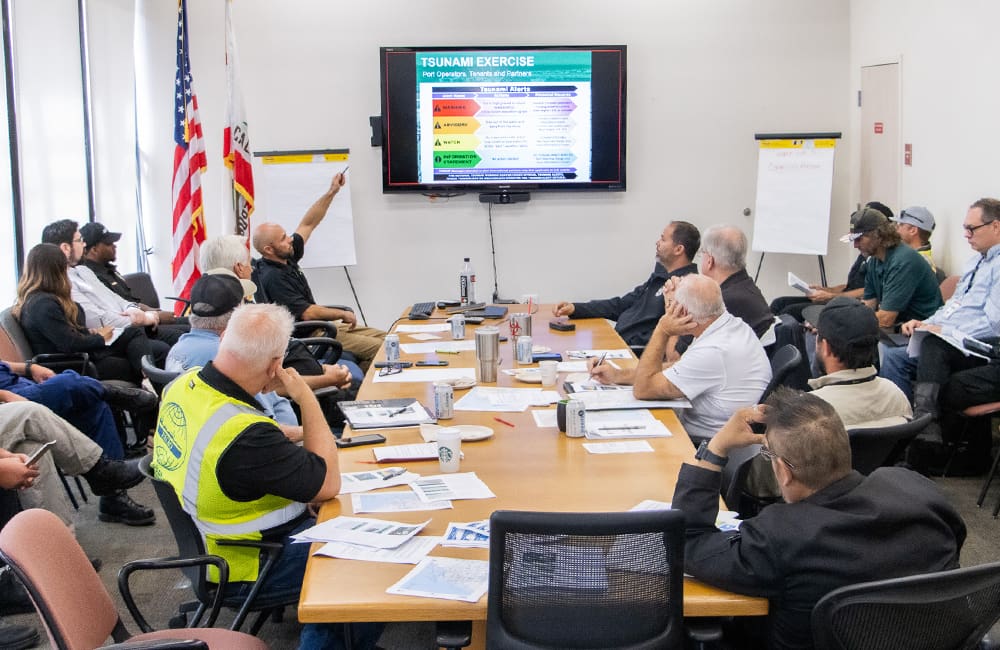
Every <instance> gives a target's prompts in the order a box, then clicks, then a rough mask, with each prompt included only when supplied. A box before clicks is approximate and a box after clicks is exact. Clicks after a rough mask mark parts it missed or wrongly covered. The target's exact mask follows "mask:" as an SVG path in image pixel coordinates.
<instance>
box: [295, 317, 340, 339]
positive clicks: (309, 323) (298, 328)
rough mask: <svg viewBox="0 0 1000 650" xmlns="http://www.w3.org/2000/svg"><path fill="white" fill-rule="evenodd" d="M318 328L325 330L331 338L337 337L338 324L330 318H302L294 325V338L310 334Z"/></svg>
mask: <svg viewBox="0 0 1000 650" xmlns="http://www.w3.org/2000/svg"><path fill="white" fill-rule="evenodd" d="M316 330H323V331H324V332H326V336H328V337H330V338H331V339H335V338H337V326H336V325H334V324H333V323H331V322H330V321H328V320H300V321H299V322H297V323H295V325H294V326H293V327H292V338H301V337H302V336H309V335H311V334H312V333H313V332H315V331H316Z"/></svg>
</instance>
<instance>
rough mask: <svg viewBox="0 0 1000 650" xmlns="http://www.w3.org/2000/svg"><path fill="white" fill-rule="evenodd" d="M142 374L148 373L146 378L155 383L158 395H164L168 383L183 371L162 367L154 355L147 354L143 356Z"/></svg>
mask: <svg viewBox="0 0 1000 650" xmlns="http://www.w3.org/2000/svg"><path fill="white" fill-rule="evenodd" d="M142 374H144V375H146V379H148V380H149V383H150V384H152V385H153V390H155V391H156V396H157V397H160V396H161V395H163V389H164V388H166V387H167V384H169V383H170V382H172V381H173V380H175V379H177V376H178V375H180V374H181V373H179V372H170V371H169V370H164V369H163V368H160V367H159V366H157V365H156V362H155V361H154V360H153V357H152V355H149V354H146V355H143V357H142Z"/></svg>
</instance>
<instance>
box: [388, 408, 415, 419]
mask: <svg viewBox="0 0 1000 650" xmlns="http://www.w3.org/2000/svg"><path fill="white" fill-rule="evenodd" d="M409 410H410V407H409V406H404V407H403V408H401V409H399V410H398V411H390V412H389V415H388V416H386V417H390V418H394V417H396V416H397V415H401V414H403V413H406V412H407V411H409Z"/></svg>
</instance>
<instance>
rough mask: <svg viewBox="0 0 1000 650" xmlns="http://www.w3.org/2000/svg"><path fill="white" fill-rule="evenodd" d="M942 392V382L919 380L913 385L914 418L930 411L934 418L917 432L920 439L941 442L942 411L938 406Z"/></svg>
mask: <svg viewBox="0 0 1000 650" xmlns="http://www.w3.org/2000/svg"><path fill="white" fill-rule="evenodd" d="M940 392H941V384H938V383H935V382H931V381H919V382H917V383H915V384H914V385H913V417H914V419H916V418H919V417H920V416H922V415H924V414H927V413H929V414H930V416H931V418H933V419H932V420H931V421H930V423H929V424H928V425H927V426H926V427H924V430H923V431H921V432H920V433H919V434H917V438H918V439H919V440H924V441H926V442H930V443H941V442H942V438H941V425H940V424H938V417H939V416H940V414H941V412H940V409H939V408H938V394H939V393H940Z"/></svg>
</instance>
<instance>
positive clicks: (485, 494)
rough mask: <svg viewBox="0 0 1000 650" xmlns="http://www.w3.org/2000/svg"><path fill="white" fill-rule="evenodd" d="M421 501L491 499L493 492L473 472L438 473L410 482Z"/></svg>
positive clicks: (411, 487)
mask: <svg viewBox="0 0 1000 650" xmlns="http://www.w3.org/2000/svg"><path fill="white" fill-rule="evenodd" d="M410 489H411V490H413V491H414V492H416V494H417V496H418V497H420V499H421V500H422V501H442V500H445V499H493V498H495V497H496V495H495V494H493V492H492V491H491V490H490V488H489V487H487V485H486V484H485V483H483V481H482V480H481V479H480V478H479V477H478V476H476V473H475V472H463V473H461V474H438V475H437V476H425V477H424V478H422V479H420V480H418V481H414V482H413V483H410Z"/></svg>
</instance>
